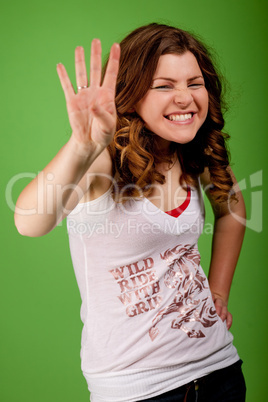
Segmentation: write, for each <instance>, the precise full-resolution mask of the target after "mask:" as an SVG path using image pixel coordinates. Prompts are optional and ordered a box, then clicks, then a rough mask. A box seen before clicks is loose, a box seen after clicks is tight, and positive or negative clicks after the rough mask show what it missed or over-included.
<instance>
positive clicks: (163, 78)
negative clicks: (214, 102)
mask: <svg viewBox="0 0 268 402" xmlns="http://www.w3.org/2000/svg"><path fill="white" fill-rule="evenodd" d="M197 78H202V79H204V77H203V75H196V76H194V77H191V78H189V79H188V80H187V81H189V82H190V81H194V80H196V79H197ZM156 80H163V81H170V82H176V80H174V79H173V78H169V77H157V78H154V79H153V81H156Z"/></svg>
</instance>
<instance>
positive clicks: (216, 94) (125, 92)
mask: <svg viewBox="0 0 268 402" xmlns="http://www.w3.org/2000/svg"><path fill="white" fill-rule="evenodd" d="M120 46H121V59H120V66H119V74H118V79H117V85H116V100H115V102H116V108H117V113H118V119H117V130H116V134H115V137H114V140H113V142H112V143H111V144H110V145H109V148H108V149H109V151H110V154H111V157H112V161H113V168H114V172H113V173H114V175H115V177H116V181H117V185H118V188H117V189H119V190H120V191H119V192H117V194H118V193H119V194H121V195H120V198H121V200H122V194H123V197H137V196H140V194H141V192H142V194H143V195H144V196H148V195H149V194H150V192H151V191H152V187H151V185H152V184H153V183H156V182H158V183H160V184H163V183H164V182H165V177H164V176H163V175H162V174H161V173H160V172H158V171H157V164H158V163H159V162H163V161H166V162H169V163H172V160H173V159H174V155H176V154H177V156H178V158H179V161H180V164H181V167H182V176H181V178H180V182H181V184H182V185H184V184H190V185H191V184H194V183H195V182H196V178H197V177H198V175H199V174H201V173H202V172H203V171H204V168H205V167H208V169H209V172H210V176H211V186H210V190H209V191H210V192H211V194H212V196H213V197H214V199H215V200H217V201H225V200H226V199H227V198H228V197H229V196H230V192H231V189H232V186H233V181H232V178H231V176H230V173H229V172H228V170H227V167H228V165H229V157H228V151H227V148H226V139H227V138H228V137H229V136H228V135H227V134H225V133H223V132H222V129H223V127H224V118H223V113H222V108H223V100H222V84H221V81H220V78H219V74H218V73H217V72H216V69H215V67H214V65H213V63H212V60H211V56H210V53H209V51H208V49H207V48H206V47H205V46H204V45H203V44H202V43H201V41H200V40H199V39H197V38H196V37H194V36H193V35H192V34H190V33H189V32H187V31H184V30H181V29H178V28H174V27H171V26H168V25H163V24H156V23H152V24H149V25H146V26H142V27H140V28H137V29H136V30H134V31H133V32H131V33H130V34H129V35H128V36H127V37H126V38H125V39H123V40H122V42H121V43H120ZM186 51H190V52H192V53H193V55H194V56H195V57H196V60H197V62H198V64H199V67H200V69H201V71H202V74H203V77H204V80H205V86H206V89H207V91H208V96H209V109H208V115H207V118H206V120H205V122H204V124H203V125H202V127H201V128H200V129H199V131H198V133H197V134H196V136H195V138H194V139H193V140H192V141H191V142H189V143H187V144H178V143H172V146H171V148H170V153H169V154H168V155H167V154H163V153H161V150H159V149H158V147H157V141H156V136H155V135H153V133H151V132H150V131H149V130H148V129H146V127H145V124H144V122H143V120H142V119H141V118H140V117H139V115H138V114H137V113H136V112H135V111H134V106H135V105H136V104H137V102H138V101H140V100H141V99H142V98H143V97H144V96H145V94H146V93H147V91H148V90H149V88H150V86H151V83H152V80H153V76H154V73H155V71H156V67H157V64H158V60H159V57H160V56H161V55H164V54H179V55H180V54H183V53H185V52H186ZM104 70H105V68H104Z"/></svg>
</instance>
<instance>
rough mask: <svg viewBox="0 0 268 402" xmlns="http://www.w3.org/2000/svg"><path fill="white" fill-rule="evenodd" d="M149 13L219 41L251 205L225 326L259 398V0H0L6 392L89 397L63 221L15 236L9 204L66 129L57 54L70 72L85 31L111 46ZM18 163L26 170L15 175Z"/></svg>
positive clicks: (263, 309) (262, 260)
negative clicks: (42, 231)
mask: <svg viewBox="0 0 268 402" xmlns="http://www.w3.org/2000/svg"><path fill="white" fill-rule="evenodd" d="M153 21H156V22H164V23H169V24H173V25H176V26H178V27H181V28H184V29H189V30H191V31H194V32H196V33H198V34H200V36H201V37H202V38H203V39H204V41H205V42H206V43H207V44H208V45H210V46H212V47H213V48H214V49H215V50H216V52H217V54H218V55H219V56H218V62H219V65H220V67H221V70H222V72H223V74H224V75H225V76H226V78H227V80H228V82H229V89H228V91H227V95H228V101H229V105H230V110H229V112H228V114H227V115H226V120H227V125H226V130H227V131H228V132H229V133H230V134H231V140H230V143H229V144H230V149H231V153H232V166H233V169H234V172H235V174H236V176H237V179H238V181H242V184H243V188H244V191H243V192H244V196H245V199H246V204H247V210H248V229H247V232H246V237H245V242H244V246H243V250H242V253H241V257H240V260H239V264H238V267H237V272H236V274H235V278H234V282H233V287H232V293H231V298H230V310H231V312H232V313H233V316H234V324H233V327H232V333H233V334H234V343H235V345H236V347H237V348H238V351H239V354H240V356H241V358H242V359H243V360H244V373H245V377H246V381H247V387H248V396H247V402H262V401H267V397H266V392H265V388H266V383H267V378H266V377H267V376H266V374H267V366H266V362H267V357H268V356H267V329H268V328H267V262H266V261H267V248H268V246H267V227H266V224H265V222H267V216H266V211H265V210H264V208H262V206H261V201H262V200H263V205H266V197H267V159H266V153H267V106H268V105H267V90H268V88H267V71H268V65H267V48H266V44H267V39H268V38H267V29H266V22H267V1H265V0H254V1H246V0H191V1H186V0H184V1H182V0H165V1H157V0H147V1H145V0H136V1H133V2H127V1H121V0H114V1H105V0H103V1H96V0H95V1H91V0H78V1H76V2H74V1H70V0H46V1H44V2H41V1H34V0H24V1H19V0H13V1H10V2H5V3H2V5H1V10H0V30H1V67H0V68H1V100H0V102H1V109H0V110H1V213H2V217H1V227H0V236H1V240H0V241H1V273H0V284H1V292H0V298H1V321H0V323H1V328H0V330H1V332H0V333H1V342H0V365H1V367H0V370H1V372H0V400H1V401H3V402H17V401H18V402H24V401H25V402H47V401H51V402H61V401H64V402H77V401H79V402H83V401H88V400H89V393H88V390H87V386H86V382H85V380H84V378H83V376H82V373H81V371H80V356H79V351H80V335H81V329H82V324H81V321H80V315H79V313H80V296H79V292H78V287H77V285H76V281H75V276H74V273H73V268H72V264H71V259H70V253H69V248H68V238H67V233H66V226H65V223H63V224H62V225H61V226H59V227H57V228H56V229H55V230H54V231H53V232H52V233H50V234H48V235H46V236H45V237H42V238H33V239H31V238H25V237H22V236H20V235H19V234H18V233H17V231H16V228H15V227H14V224H13V210H14V202H15V200H16V198H17V196H18V194H19V192H20V191H21V190H22V188H23V187H24V186H25V185H26V183H28V181H29V177H31V175H32V176H33V175H34V174H36V173H37V172H38V171H40V170H42V169H43V167H44V166H45V165H46V164H47V163H48V161H49V160H50V159H51V158H52V157H53V156H54V155H55V153H56V152H57V151H58V149H59V148H60V147H61V146H62V145H63V144H64V143H65V142H66V141H67V140H68V138H69V135H70V128H69V123H68V118H67V113H66V109H65V101H64V96H63V93H62V90H61V87H60V83H59V80H58V77H57V74H56V64H57V63H59V62H62V63H64V64H65V66H66V67H67V70H68V72H69V73H70V76H71V78H72V80H74V48H75V47H76V46H78V45H82V46H84V47H85V49H86V55H87V57H88V58H89V46H90V41H91V39H92V38H94V37H99V38H100V39H101V40H102V42H103V49H104V53H107V52H108V50H109V48H110V46H111V45H112V43H113V42H114V41H119V40H120V39H122V38H123V37H124V36H125V35H126V34H127V33H128V32H129V31H131V30H132V29H134V28H135V27H137V26H140V25H142V24H145V23H149V22H153ZM25 172H26V173H27V175H28V178H27V177H26V178H20V176H16V175H19V174H22V175H21V177H22V176H27V175H26V174H25ZM256 172H259V173H257V174H256V176H255V177H254V176H252V175H254V173H256ZM261 175H262V176H261ZM12 180H13V181H12ZM207 219H208V221H207V224H206V225H207V226H206V229H207V232H206V233H204V234H203V236H202V238H201V241H200V249H201V252H202V265H203V267H204V269H205V270H207V266H208V263H209V248H210V243H211V235H210V234H209V233H208V232H209V230H208V229H209V227H211V222H212V220H213V219H212V214H211V211H210V207H209V208H208V214H207ZM209 225H210V226H209ZM262 226H263V227H262Z"/></svg>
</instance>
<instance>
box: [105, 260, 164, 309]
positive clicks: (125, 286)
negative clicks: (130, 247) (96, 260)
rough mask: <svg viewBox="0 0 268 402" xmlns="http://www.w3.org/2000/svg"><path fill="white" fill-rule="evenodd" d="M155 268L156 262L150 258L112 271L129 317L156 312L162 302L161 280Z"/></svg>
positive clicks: (120, 298)
mask: <svg viewBox="0 0 268 402" xmlns="http://www.w3.org/2000/svg"><path fill="white" fill-rule="evenodd" d="M153 267H154V260H153V258H151V257H149V258H146V259H144V260H142V261H137V262H134V263H132V264H129V265H125V266H122V267H119V268H115V269H112V270H110V273H111V274H112V275H113V277H114V279H115V280H116V282H117V284H118V285H119V287H120V292H121V294H120V296H118V298H119V300H120V301H121V303H123V304H124V305H125V306H126V314H127V315H128V316H129V317H135V316H136V315H139V314H143V313H147V312H148V311H151V310H154V309H156V308H157V307H159V305H160V304H161V302H162V297H161V296H160V284H159V280H158V277H157V276H156V271H155V270H154V269H153Z"/></svg>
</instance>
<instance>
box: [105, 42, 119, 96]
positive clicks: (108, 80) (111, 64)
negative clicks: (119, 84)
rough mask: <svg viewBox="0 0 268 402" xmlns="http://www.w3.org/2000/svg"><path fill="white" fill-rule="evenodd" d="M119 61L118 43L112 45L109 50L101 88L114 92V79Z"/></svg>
mask: <svg viewBox="0 0 268 402" xmlns="http://www.w3.org/2000/svg"><path fill="white" fill-rule="evenodd" d="M119 59H120V46H119V44H118V43H114V44H113V46H112V48H111V52H110V57H109V61H108V64H107V69H106V72H105V76H104V79H103V84H102V85H103V87H105V88H109V89H112V90H115V86H116V78H117V74H118V69H119Z"/></svg>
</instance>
